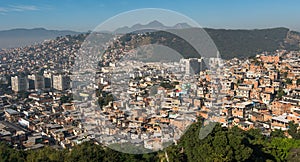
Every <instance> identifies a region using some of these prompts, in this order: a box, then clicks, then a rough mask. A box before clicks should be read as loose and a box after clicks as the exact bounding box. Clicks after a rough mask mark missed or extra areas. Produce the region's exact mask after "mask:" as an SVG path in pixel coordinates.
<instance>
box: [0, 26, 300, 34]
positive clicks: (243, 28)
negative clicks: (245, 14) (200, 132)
mask: <svg viewBox="0 0 300 162" xmlns="http://www.w3.org/2000/svg"><path fill="white" fill-rule="evenodd" d="M124 27H125V26H124ZM202 28H203V29H216V30H263V29H275V28H287V29H289V30H291V31H296V32H300V30H293V29H291V28H288V27H284V26H277V27H276V26H275V27H265V28H212V27H202ZM34 29H45V30H56V31H72V32H78V33H87V32H90V31H93V30H87V31H76V30H70V29H49V28H46V27H33V28H22V27H20V28H11V29H4V30H0V32H3V31H11V30H34ZM103 32H106V31H103Z"/></svg>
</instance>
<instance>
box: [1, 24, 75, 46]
mask: <svg viewBox="0 0 300 162" xmlns="http://www.w3.org/2000/svg"><path fill="white" fill-rule="evenodd" d="M75 34H79V32H74V31H70V30H47V29H44V28H34V29H11V30H3V31H0V48H13V47H20V46H25V45H31V44H34V43H39V42H42V41H44V40H47V39H55V38H56V37H58V36H65V35H75Z"/></svg>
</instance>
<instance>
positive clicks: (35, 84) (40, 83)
mask: <svg viewBox="0 0 300 162" xmlns="http://www.w3.org/2000/svg"><path fill="white" fill-rule="evenodd" d="M28 82H29V89H35V90H41V89H44V88H45V80H44V76H43V75H41V74H32V75H28Z"/></svg>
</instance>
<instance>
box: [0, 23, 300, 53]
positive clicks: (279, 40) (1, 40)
mask: <svg viewBox="0 0 300 162" xmlns="http://www.w3.org/2000/svg"><path fill="white" fill-rule="evenodd" d="M153 28H154V29H160V30H163V29H175V30H192V29H193V28H192V27H191V26H190V25H188V24H186V23H179V24H176V25H174V26H165V25H164V24H162V23H160V22H159V21H152V22H150V23H148V24H145V25H142V24H135V25H133V26H131V27H128V26H124V27H121V28H118V29H116V30H115V31H114V32H113V33H130V32H133V33H134V32H135V31H139V32H143V31H144V32H146V31H147V30H149V29H153ZM204 29H205V30H206V32H207V33H208V35H209V36H210V37H211V38H212V40H213V41H214V42H215V44H216V46H217V47H218V49H219V51H220V53H221V55H222V57H223V58H233V57H249V56H253V55H255V54H256V53H260V52H263V51H269V52H272V51H275V50H277V49H287V50H299V49H300V33H299V32H296V31H291V30H289V29H288V28H271V29H254V30H230V29H211V28H204ZM76 34H79V32H74V31H69V30H64V31H60V30H47V29H44V28H35V29H12V30H6V31H0V49H1V48H12V47H20V46H24V45H31V44H34V43H39V42H41V41H43V40H46V39H55V38H56V37H58V36H64V35H76ZM156 37H157V38H159V36H157V35H156ZM153 42H155V40H153Z"/></svg>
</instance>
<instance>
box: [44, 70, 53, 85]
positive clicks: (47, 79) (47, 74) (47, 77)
mask: <svg viewBox="0 0 300 162" xmlns="http://www.w3.org/2000/svg"><path fill="white" fill-rule="evenodd" d="M44 80H45V88H52V86H53V85H52V73H51V72H49V71H44Z"/></svg>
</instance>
